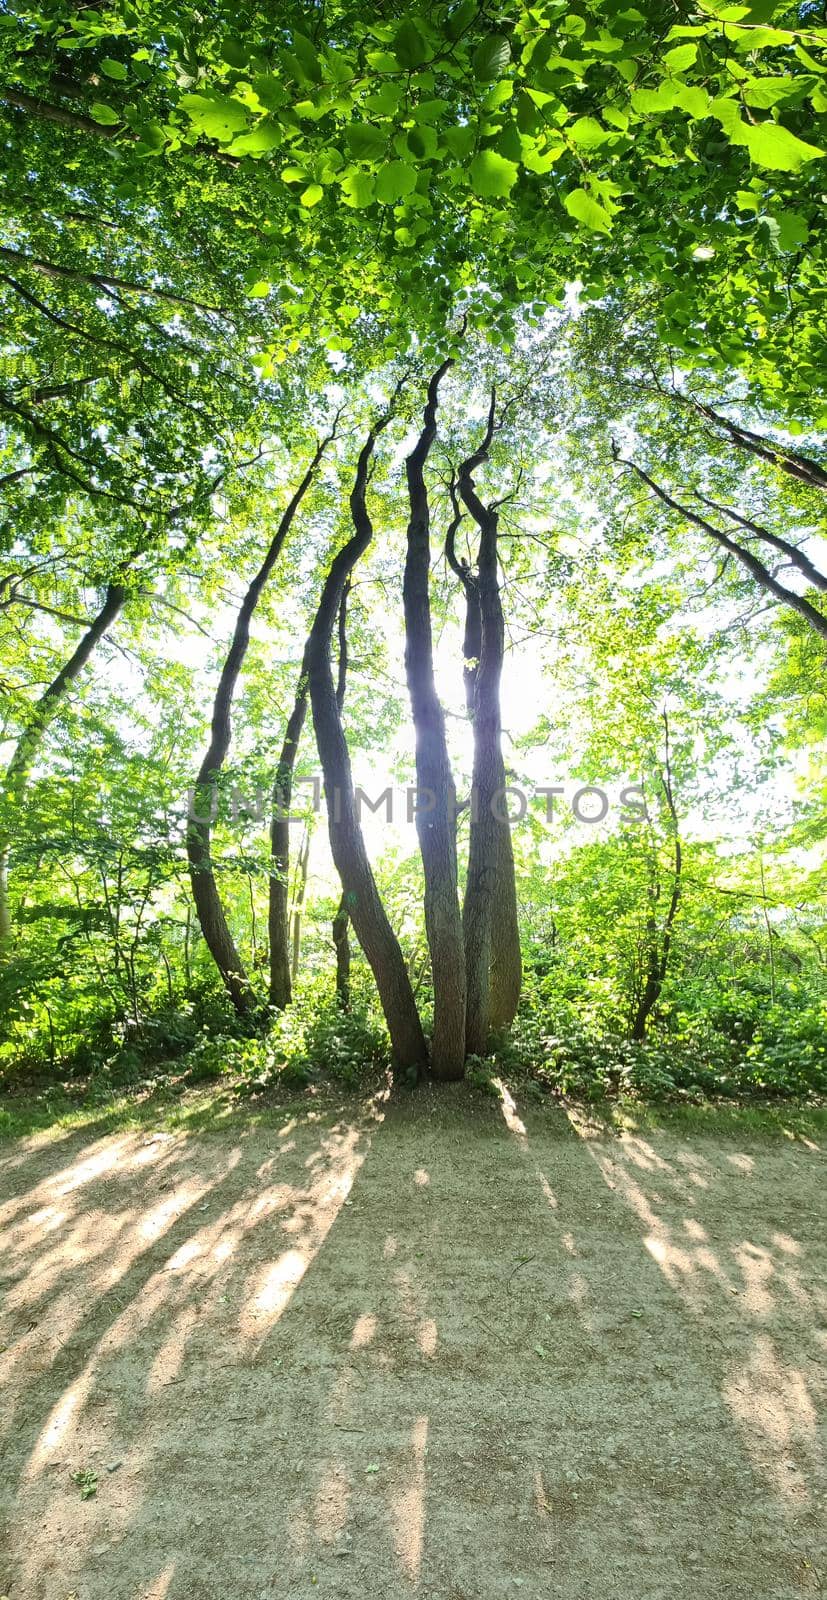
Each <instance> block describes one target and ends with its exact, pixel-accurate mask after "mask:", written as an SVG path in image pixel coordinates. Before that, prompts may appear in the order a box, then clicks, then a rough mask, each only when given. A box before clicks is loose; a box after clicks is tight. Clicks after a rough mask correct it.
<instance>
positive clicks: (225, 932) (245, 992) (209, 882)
mask: <svg viewBox="0 0 827 1600" xmlns="http://www.w3.org/2000/svg"><path fill="white" fill-rule="evenodd" d="M334 432H335V428H334ZM332 438H333V434H330V435H329V436H328V438H326V439H323V440H321V442H320V443H319V445H318V446H317V448H316V452H315V455H314V456H313V459H312V461H311V463H310V465H309V467H308V469H307V471H306V472H305V474H304V477H303V478H302V480H301V483H300V484H299V486H298V488H297V490H296V492H295V494H294V495H293V496H292V498H291V500H290V501H289V503H288V505H287V507H286V508H285V511H284V513H283V515H282V517H281V519H280V521H279V524H278V527H277V528H276V532H275V534H274V536H273V538H272V540H271V542H270V546H269V548H268V550H267V554H266V556H265V557H264V560H263V562H262V564H261V566H260V567H259V570H258V572H257V573H256V575H255V577H254V578H253V581H252V583H251V584H250V586H249V588H248V590H247V593H246V594H245V596H244V599H243V601H242V604H241V608H240V610H239V613H238V616H237V618H236V624H235V629H234V631H233V637H232V642H231V644H230V648H229V651H228V652H227V658H226V660H225V662H224V666H223V668H222V672H221V677H220V679H219V683H218V689H217V691H216V695H215V701H214V703H213V714H212V732H211V737H210V743H209V745H208V747H207V751H206V754H205V756H204V759H203V761H202V762H201V766H200V768H199V770H198V776H197V778H196V780H195V791H194V794H193V799H192V808H191V814H190V818H189V824H188V827H187V856H188V858H189V869H190V883H191V885H192V897H193V900H194V902H195V909H196V912H197V915H198V921H199V923H200V925H201V932H202V933H203V935H204V939H205V941H206V944H207V948H208V950H209V952H210V955H211V956H212V958H213V961H214V962H215V964H216V966H217V968H218V971H219V973H220V974H221V979H222V982H223V984H224V987H225V989H226V990H227V993H228V995H229V996H230V999H231V1000H232V1003H233V1005H234V1006H235V1009H236V1011H237V1012H238V1013H239V1015H240V1016H245V1015H249V1014H250V1013H251V1012H253V1011H254V1010H255V1005H256V1001H255V995H254V992H253V988H252V985H251V983H250V980H249V978H248V976H247V974H246V972H245V970H244V966H243V964H242V961H241V957H240V956H239V954H238V951H237V949H236V947H235V942H234V940H233V936H232V934H231V932H230V929H229V926H228V923H227V918H226V915H225V913H224V906H223V903H222V900H221V895H220V893H219V890H218V885H217V883H216V881H215V872H214V870H213V863H212V813H213V807H214V804H215V802H216V799H217V793H218V790H217V784H218V777H219V774H220V772H221V768H222V767H223V765H224V762H225V760H226V757H227V752H228V750H229V748H230V738H231V733H232V727H231V722H230V711H231V708H232V702H233V696H234V694H235V689H236V684H237V683H238V678H239V674H240V672H241V668H242V666H243V664H244V658H245V656H246V654H247V648H248V645H249V643H250V623H251V620H252V616H253V613H254V611H255V609H256V606H257V605H258V602H259V599H260V598H261V594H262V591H263V589H264V586H265V584H266V582H267V580H268V578H269V577H270V574H271V572H272V571H273V568H274V567H275V564H276V562H277V560H278V558H279V555H280V554H281V550H282V547H283V545H284V541H285V539H286V538H287V535H288V533H289V531H290V528H291V525H292V523H293V519H294V517H295V515H296V512H297V511H298V509H299V506H300V505H301V502H302V500H303V499H304V496H305V494H306V493H307V490H308V489H309V488H310V485H311V483H312V481H313V478H314V477H315V474H316V469H317V468H318V465H319V462H320V461H321V459H322V455H323V454H324V451H325V449H326V447H327V445H328V444H329V443H330V440H331V439H332Z"/></svg>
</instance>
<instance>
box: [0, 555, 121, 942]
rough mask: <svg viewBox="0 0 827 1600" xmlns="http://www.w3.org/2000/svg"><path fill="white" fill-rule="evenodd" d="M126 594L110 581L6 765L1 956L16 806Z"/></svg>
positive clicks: (0, 820) (7, 932) (0, 795)
mask: <svg viewBox="0 0 827 1600" xmlns="http://www.w3.org/2000/svg"><path fill="white" fill-rule="evenodd" d="M126 595H127V591H126V588H125V587H124V586H123V585H122V584H117V583H110V584H109V587H108V588H107V590H106V594H105V597H104V602H103V605H102V606H101V608H100V611H99V612H98V614H97V616H96V617H94V618H93V619H92V621H91V622H90V624H89V626H88V628H87V629H86V632H85V633H84V634H83V635H82V636H81V638H80V640H79V641H78V643H77V645H76V646H75V649H74V650H73V652H72V654H71V656H70V657H69V659H68V661H66V662H65V663H64V665H63V666H62V667H61V669H60V671H59V672H58V673H57V674H56V676H55V677H54V678H53V679H52V682H51V683H50V684H49V685H48V688H46V689H44V691H43V693H42V695H41V696H40V699H39V700H38V701H37V703H36V704H35V706H34V707H33V709H32V714H31V717H30V718H29V722H28V726H27V727H26V728H24V730H23V732H22V733H21V735H20V738H19V739H18V741H17V744H16V746H15V749H14V751H13V753H12V756H11V760H10V761H9V764H8V766H7V768H6V772H5V776H4V778H3V782H2V791H0V800H2V811H3V813H5V815H3V816H2V817H0V959H2V958H3V957H4V956H5V955H7V953H8V949H9V945H10V943H11V933H12V928H11V907H10V903H9V857H10V852H11V845H12V818H11V811H12V808H15V809H18V808H19V807H20V806H21V805H22V803H23V798H24V796H25V793H26V785H27V783H28V779H29V774H30V772H31V769H32V765H33V763H34V761H35V759H36V757H37V753H38V750H39V749H40V746H41V743H42V741H43V737H44V735H45V733H46V730H47V728H48V726H49V723H50V722H51V721H52V718H53V717H54V716H55V714H56V712H57V711H58V709H59V707H60V704H61V701H62V700H63V699H64V698H65V695H66V692H67V690H68V689H69V688H70V686H71V684H73V683H74V681H75V679H76V678H77V677H78V676H79V675H80V673H81V672H82V670H83V668H84V667H85V665H86V663H87V661H88V660H89V657H90V656H91V654H92V652H93V650H94V649H95V646H96V645H97V644H98V643H99V642H100V640H101V639H102V638H103V636H104V634H105V633H106V632H107V630H108V629H109V628H110V627H111V626H112V623H113V622H114V621H115V619H116V617H117V616H118V614H119V612H120V611H121V610H122V609H123V605H124V602H125V600H126Z"/></svg>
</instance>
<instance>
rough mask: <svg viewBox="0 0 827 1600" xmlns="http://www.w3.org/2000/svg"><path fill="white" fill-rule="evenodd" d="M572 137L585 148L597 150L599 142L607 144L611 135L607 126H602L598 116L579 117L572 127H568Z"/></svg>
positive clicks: (569, 134)
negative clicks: (607, 130)
mask: <svg viewBox="0 0 827 1600" xmlns="http://www.w3.org/2000/svg"><path fill="white" fill-rule="evenodd" d="M566 132H567V133H568V136H569V138H570V139H573V140H574V143H575V144H579V145H581V146H582V148H583V149H584V150H595V149H596V148H597V146H598V145H599V144H605V142H606V140H607V139H608V138H610V135H609V134H608V133H607V132H606V129H605V128H601V126H600V123H599V122H598V121H597V118H596V117H578V118H577V121H576V122H573V123H572V125H571V127H570V128H567V129H566Z"/></svg>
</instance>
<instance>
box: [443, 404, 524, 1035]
mask: <svg viewBox="0 0 827 1600" xmlns="http://www.w3.org/2000/svg"><path fill="white" fill-rule="evenodd" d="M495 407H496V396H495V394H494V393H493V391H492V395H491V406H490V410H489V413H488V425H487V428H486V432H485V435H484V438H483V441H482V444H481V445H480V447H479V449H477V450H476V451H475V452H474V453H473V455H471V456H469V457H468V459H467V460H465V461H464V462H463V463H462V465H461V466H460V469H459V474H458V487H459V492H460V495H461V497H462V501H463V504H464V505H465V507H466V509H467V510H468V511H469V512H470V513H471V516H472V517H473V519H474V521H475V523H476V525H477V527H478V529H479V535H480V537H479V551H478V559H477V572H476V575H475V578H474V580H473V590H474V591H475V594H476V600H477V604H478V608H479V652H478V659H477V664H476V667H475V668H472V670H473V688H474V705H473V729H474V759H473V768H472V777H471V820H470V839H469V847H468V877H467V881H466V887H465V900H464V904H463V931H464V936H465V970H466V981H467V985H468V1002H467V1025H466V1034H465V1039H466V1048H467V1050H468V1053H469V1055H480V1054H482V1053H484V1051H485V1050H486V1049H487V1047H488V1043H489V1040H490V1036H491V1032H492V1030H493V1029H494V1028H495V1027H497V1028H503V1027H507V1026H510V1024H511V1022H512V1021H513V1019H514V1013H515V1011H516V1008H517V1002H518V1000H519V996H520V985H521V981H522V961H521V956H520V944H519V927H518V920H517V891H516V884H515V880H514V856H513V850H512V846H511V829H510V824H509V820H508V813H507V807H506V798H505V788H506V782H505V763H504V761H503V755H502V725H501V720H500V681H501V677H502V665H503V655H504V648H505V628H504V622H503V610H502V601H501V599H500V586H499V579H498V552H497V532H498V524H499V512H498V510H497V508H496V507H495V506H486V505H484V504H483V502H482V500H481V499H480V497H479V495H478V494H477V492H476V488H475V485H474V476H473V475H474V472H475V471H476V470H477V468H478V467H479V466H481V465H482V463H483V462H484V461H485V460H486V459H487V457H488V452H489V449H490V446H491V441H492V438H493V436H494V427H495V416H496V410H495ZM467 593H468V591H467V590H466V594H467ZM467 635H468V627H466V636H467ZM469 666H471V663H469V662H468V661H467V662H466V669H467V670H468V669H469Z"/></svg>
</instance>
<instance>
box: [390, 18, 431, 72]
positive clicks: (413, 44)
mask: <svg viewBox="0 0 827 1600" xmlns="http://www.w3.org/2000/svg"><path fill="white" fill-rule="evenodd" d="M393 48H394V53H395V55H396V59H397V61H398V62H399V65H400V66H401V67H406V68H407V69H408V70H411V69H412V68H414V67H422V66H424V65H425V62H426V61H430V59H431V52H430V50H429V48H428V44H427V41H426V40H425V39H424V38H423V36H422V34H421V33H420V31H419V29H418V27H417V26H416V23H415V22H410V21H407V22H403V24H402V26H401V28H400V29H399V31H398V33H397V35H396V38H395V39H394V41H393Z"/></svg>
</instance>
